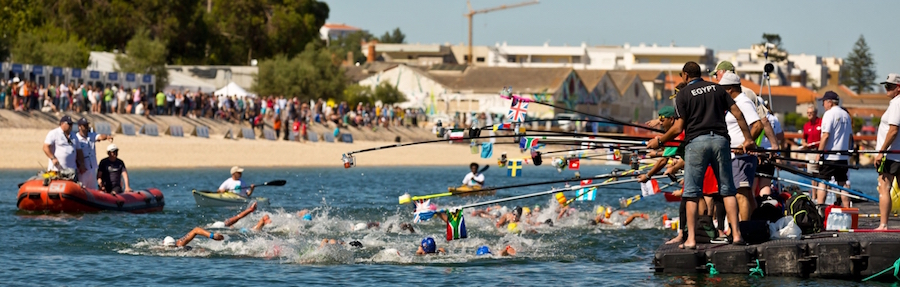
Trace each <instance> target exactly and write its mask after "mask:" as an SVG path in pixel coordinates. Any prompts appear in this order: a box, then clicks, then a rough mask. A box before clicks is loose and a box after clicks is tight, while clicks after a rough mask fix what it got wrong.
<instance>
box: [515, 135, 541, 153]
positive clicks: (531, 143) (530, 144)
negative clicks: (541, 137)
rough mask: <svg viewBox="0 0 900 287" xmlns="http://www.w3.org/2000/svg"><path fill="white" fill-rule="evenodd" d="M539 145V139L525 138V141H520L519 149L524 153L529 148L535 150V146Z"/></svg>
mask: <svg viewBox="0 0 900 287" xmlns="http://www.w3.org/2000/svg"><path fill="white" fill-rule="evenodd" d="M537 143H538V139H537V138H531V137H525V140H524V141H519V149H521V150H523V151H524V150H527V149H529V148H534V147H535V146H537Z"/></svg>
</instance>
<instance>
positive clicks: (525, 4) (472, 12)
mask: <svg viewBox="0 0 900 287" xmlns="http://www.w3.org/2000/svg"><path fill="white" fill-rule="evenodd" d="M537 3H539V1H538V0H533V1H527V2H522V3H518V4H512V5H500V6H497V7H493V8H487V9H481V10H473V9H472V3H470V2H469V1H468V0H466V6H468V7H469V12H468V13H466V14H463V16H466V18H468V19H469V58H468V59H467V61H466V63H469V64H471V63H472V61H473V58H472V16H475V14H484V13H488V12H493V11H497V10H504V9H509V8H516V7H522V6H528V5H532V4H537Z"/></svg>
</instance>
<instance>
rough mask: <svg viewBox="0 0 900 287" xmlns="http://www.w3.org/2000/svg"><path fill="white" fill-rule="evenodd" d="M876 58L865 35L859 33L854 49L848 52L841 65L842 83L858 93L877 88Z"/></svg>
mask: <svg viewBox="0 0 900 287" xmlns="http://www.w3.org/2000/svg"><path fill="white" fill-rule="evenodd" d="M875 79H876V76H875V60H874V59H873V56H872V52H871V51H869V45H868V44H866V39H865V38H864V37H863V35H859V39H858V40H856V44H854V45H853V50H852V51H850V53H849V54H847V58H846V59H845V60H844V65H843V67H841V84H844V85H845V86H847V87H850V89H851V90H853V91H854V92H856V93H857V94H861V93H864V92H871V91H874V90H875V89H874V88H873V87H872V84H873V83H875Z"/></svg>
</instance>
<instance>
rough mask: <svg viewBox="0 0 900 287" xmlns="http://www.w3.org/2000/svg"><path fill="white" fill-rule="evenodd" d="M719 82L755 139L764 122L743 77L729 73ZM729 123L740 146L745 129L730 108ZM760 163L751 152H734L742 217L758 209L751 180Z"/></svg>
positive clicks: (734, 144) (731, 134) (733, 166)
mask: <svg viewBox="0 0 900 287" xmlns="http://www.w3.org/2000/svg"><path fill="white" fill-rule="evenodd" d="M719 85H720V86H722V87H723V88H725V92H727V93H728V94H729V95H730V96H731V98H732V99H734V104H735V105H736V106H737V107H738V108H739V109H740V110H741V113H742V114H743V115H744V120H745V121H746V122H747V126H748V127H749V128H750V136H751V137H752V138H751V139H750V140H753V139H755V138H756V137H758V136H759V134H760V133H761V132H762V129H763V126H762V123H761V122H760V121H759V115H758V114H757V113H756V105H755V104H753V101H752V100H750V98H748V97H747V96H746V95H745V94H744V93H743V92H742V91H741V78H740V77H738V75H736V74H734V73H725V74H724V75H723V76H722V79H721V80H720V81H719ZM725 124H726V125H727V126H728V136H729V137H730V138H731V148H732V149H734V148H740V147H741V145H742V144H743V143H744V140H745V139H744V133H743V131H742V130H741V127H740V126H739V125H738V121H737V118H735V116H734V115H732V114H731V112H728V113H726V114H725ZM758 165H759V162H758V161H757V158H756V156H753V155H750V154H741V155H736V154H734V153H732V154H731V169H732V171H733V173H732V175H733V177H734V186H735V187H737V197H736V198H737V203H738V209H739V210H740V220H750V215H751V214H753V210H755V209H756V196H754V194H753V190H751V184H752V183H753V179H754V178H755V177H756V167H757V166H758Z"/></svg>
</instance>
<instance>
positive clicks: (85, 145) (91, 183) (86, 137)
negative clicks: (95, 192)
mask: <svg viewBox="0 0 900 287" xmlns="http://www.w3.org/2000/svg"><path fill="white" fill-rule="evenodd" d="M70 138H73V139H75V140H76V144H77V145H78V148H79V149H81V154H82V155H83V157H84V168H85V171H84V172H83V173H79V174H78V178H79V179H81V184H82V185H83V186H84V187H85V188H88V189H99V187H98V185H97V160H98V158H97V150H96V147H97V142H98V141H102V140H109V141H110V142H112V141H113V137H112V136H110V135H97V133H94V132H92V131H91V125H90V122H88V120H87V118H81V119H79V120H78V132H77V133H75V135H74V136H73V137H70Z"/></svg>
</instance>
